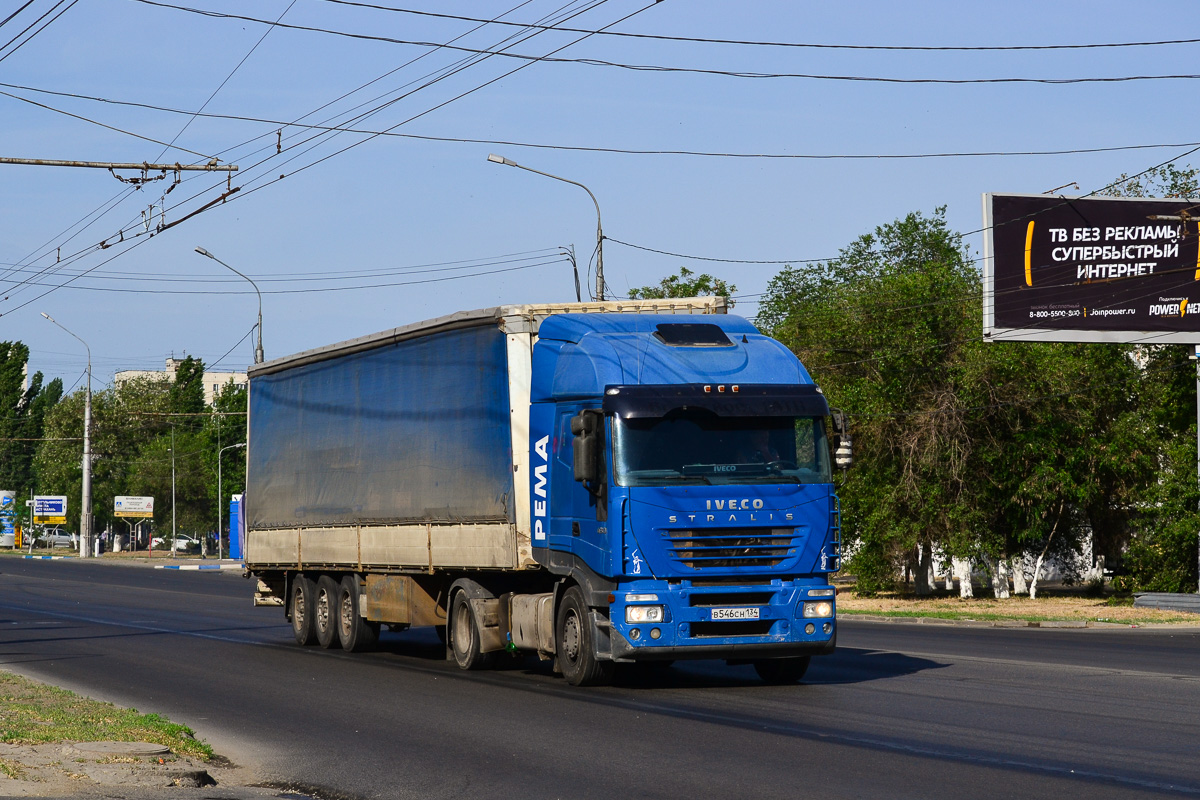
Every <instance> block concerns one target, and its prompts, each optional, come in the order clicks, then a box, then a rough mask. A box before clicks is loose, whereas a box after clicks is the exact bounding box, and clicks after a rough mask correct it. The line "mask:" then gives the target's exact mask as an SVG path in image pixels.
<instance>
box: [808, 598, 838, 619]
mask: <svg viewBox="0 0 1200 800" xmlns="http://www.w3.org/2000/svg"><path fill="white" fill-rule="evenodd" d="M832 616H833V603H830V602H829V601H828V600H822V601H820V602H818V603H805V604H804V618H805V619H812V618H814V617H818V618H819V617H832Z"/></svg>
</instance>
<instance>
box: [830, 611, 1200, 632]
mask: <svg viewBox="0 0 1200 800" xmlns="http://www.w3.org/2000/svg"><path fill="white" fill-rule="evenodd" d="M838 619H839V620H841V621H843V622H845V621H847V620H862V621H863V622H888V623H892V624H894V625H904V624H908V625H946V626H952V627H959V628H1054V629H1064V628H1070V629H1084V628H1102V629H1121V630H1130V629H1140V628H1152V629H1164V628H1170V629H1173V630H1197V629H1200V625H1188V624H1185V623H1171V622H1146V623H1141V624H1131V623H1124V622H1103V621H1100V620H1090V619H1087V620H1084V619H1071V620H1026V619H997V620H979V619H942V618H941V617H889V616H885V615H881V614H839V615H838Z"/></svg>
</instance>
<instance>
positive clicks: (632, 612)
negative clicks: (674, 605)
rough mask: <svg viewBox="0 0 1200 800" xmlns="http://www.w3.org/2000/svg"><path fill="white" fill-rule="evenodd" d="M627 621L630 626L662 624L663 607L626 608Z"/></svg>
mask: <svg viewBox="0 0 1200 800" xmlns="http://www.w3.org/2000/svg"><path fill="white" fill-rule="evenodd" d="M625 621H626V622H627V623H629V624H630V625H638V624H641V623H643V622H662V621H663V607H662V606H625Z"/></svg>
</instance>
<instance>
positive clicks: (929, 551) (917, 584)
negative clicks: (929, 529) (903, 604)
mask: <svg viewBox="0 0 1200 800" xmlns="http://www.w3.org/2000/svg"><path fill="white" fill-rule="evenodd" d="M932 578H933V546H932V545H930V544H929V543H928V542H926V543H925V544H923V545H918V546H917V563H916V566H915V568H914V569H913V591H914V592H916V595H917V596H918V597H927V596H929V595H931V594H933V589H934V585H935V584H934V583H933V581H932Z"/></svg>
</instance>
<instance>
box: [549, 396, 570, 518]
mask: <svg viewBox="0 0 1200 800" xmlns="http://www.w3.org/2000/svg"><path fill="white" fill-rule="evenodd" d="M572 413H573V412H571V411H559V412H558V417H557V418H556V419H555V421H554V436H553V442H552V443H551V446H552V447H553V448H554V454H553V457H552V461H553V464H552V466H551V470H553V475H554V485H555V486H556V487H568V486H572V485H574V484H575V461H574V452H573V451H572V449H571V440H572V436H571V416H572ZM570 494H571V492H570V491H562V490H561V489H556V490H555V491H554V492H552V493H551V497H550V515H551V516H552V517H561V516H566V515H567V514H568V513H569V505H570V504H569V502H568V498H569V496H570Z"/></svg>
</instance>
